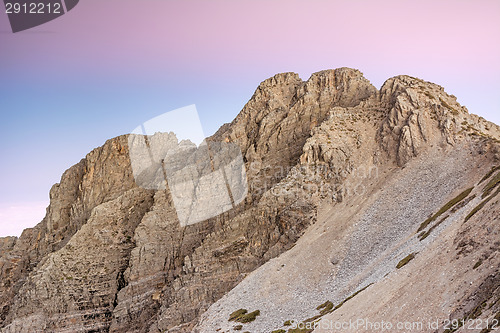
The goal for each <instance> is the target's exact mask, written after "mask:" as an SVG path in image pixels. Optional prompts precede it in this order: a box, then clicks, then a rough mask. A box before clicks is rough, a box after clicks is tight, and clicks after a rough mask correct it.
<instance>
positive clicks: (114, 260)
mask: <svg viewBox="0 0 500 333" xmlns="http://www.w3.org/2000/svg"><path fill="white" fill-rule="evenodd" d="M499 139H500V128H499V127H498V126H497V125H495V124H492V123H489V122H487V121H486V120H484V119H482V118H480V117H478V116H475V115H472V114H469V113H468V111H467V109H466V108H465V107H463V106H461V105H460V104H458V103H457V101H456V98H455V97H454V96H453V95H449V94H447V93H446V92H445V91H444V89H443V88H442V87H440V86H438V85H436V84H433V83H430V82H426V81H423V80H420V79H417V78H412V77H409V76H397V77H394V78H391V79H389V80H387V81H386V82H385V83H384V85H383V86H382V88H381V89H380V90H377V89H376V88H375V87H373V86H372V85H371V84H370V82H369V81H368V80H366V79H365V78H364V77H363V75H362V74H361V73H360V72H359V71H357V70H354V69H349V68H340V69H336V70H326V71H322V72H318V73H315V74H313V75H312V76H311V77H310V78H309V80H307V81H302V80H301V79H300V78H299V76H298V75H297V74H295V73H284V74H278V75H275V76H274V77H272V78H270V79H267V80H265V81H263V82H262V83H261V84H260V85H259V87H258V88H257V90H256V91H255V93H254V95H253V96H252V97H251V99H250V101H249V102H248V103H247V104H246V105H245V107H244V108H243V110H242V111H241V112H240V113H239V115H238V116H237V117H236V118H235V119H234V120H233V122H232V123H230V124H225V125H224V126H222V127H221V128H220V129H219V131H218V132H217V133H216V134H215V135H213V136H212V137H210V138H208V140H207V141H208V142H209V143H210V142H214V143H215V142H227V143H234V144H236V145H238V146H239V147H240V149H241V152H242V155H243V161H244V163H245V168H246V175H247V182H248V195H247V196H246V198H245V200H244V201H243V202H241V203H239V204H238V205H236V206H235V207H234V208H232V209H231V210H229V211H227V212H224V213H222V214H220V215H218V216H216V217H213V218H210V219H207V220H204V221H203V222H200V223H196V224H191V225H187V226H181V224H180V223H179V220H178V217H177V213H176V210H175V207H174V205H173V198H172V192H171V191H170V189H169V188H168V186H167V187H166V188H165V189H144V188H141V187H139V186H137V183H136V181H135V180H134V174H133V172H132V167H131V162H130V157H129V156H130V154H129V146H128V142H129V140H128V137H127V136H120V137H117V138H114V139H111V140H108V141H107V142H106V143H105V144H104V145H103V146H102V147H100V148H97V149H95V150H93V151H92V152H91V153H89V154H88V155H87V156H86V157H85V158H84V159H82V161H80V163H78V164H76V165H75V166H73V167H71V168H70V169H69V170H67V171H66V172H65V173H64V174H63V176H62V178H61V181H60V183H59V184H56V185H54V186H53V188H52V189H51V191H50V206H49V207H48V208H47V214H46V216H45V218H44V219H43V221H42V222H41V223H39V224H38V225H37V226H36V227H34V228H32V229H27V230H25V231H24V232H23V234H22V235H21V237H19V238H15V237H7V238H1V239H0V276H1V279H0V332H151V333H153V332H203V333H204V332H207V333H208V332H210V333H213V332H233V331H237V330H242V331H247V332H252V333H257V332H272V331H274V332H311V331H312V330H313V329H314V327H312V326H311V325H313V324H315V325H316V330H315V332H318V331H319V332H322V331H323V330H324V331H328V328H329V327H327V325H328V324H332V325H333V324H335V323H343V322H349V321H351V322H352V321H354V322H355V321H356V320H357V319H361V318H364V319H366V320H367V321H371V322H372V323H373V322H380V321H381V320H385V321H387V322H390V323H391V324H394V327H392V329H390V330H389V331H391V330H392V331H401V332H403V331H404V329H405V328H404V327H403V328H402V329H399V328H397V327H396V323H397V322H398V321H401V322H408V323H419V322H421V323H422V325H424V327H423V328H422V329H421V331H429V332H443V331H445V329H446V327H445V325H446V323H447V320H448V321H451V320H454V319H457V320H461V319H465V320H475V321H478V320H479V319H481V320H482V324H483V326H484V325H486V324H485V323H486V320H489V323H488V324H489V325H490V326H491V324H492V323H493V322H492V320H494V318H496V319H500V315H499V313H500V312H499V311H500V302H499V300H500V288H499V287H500V275H499V271H498V267H499V258H500V256H498V250H499V248H500V238H499V231H500V229H499V224H498V221H499V218H498V216H499V215H500V214H499V205H498V200H499V198H500V196H498V193H499V192H500V186H499V183H500V180H499V179H500V178H499V177H500V167H499V166H500V141H499ZM229 319H231V320H229ZM431 321H432V323H431ZM434 322H436V323H437V324H438V327H434V326H432V327H431V326H429V325H430V324H434ZM298 324H301V325H302V326H300V325H299V327H298V328H297V329H296V328H295V327H296V326H297V325H298ZM474 324H476V322H474ZM425 325H427V326H425ZM306 326H307V327H306ZM463 326H464V327H457V329H456V330H455V331H457V332H461V331H464V332H465V331H466V329H467V327H466V326H467V325H463ZM301 329H302V330H301ZM336 329H337V330H339V329H338V328H336ZM451 329H453V328H451ZM451 329H450V330H448V331H447V332H451V331H453V330H451ZM481 329H483V330H484V332H489V331H488V330H490V331H491V330H492V329H493V327H490V328H486V326H485V327H482V328H481ZM330 331H331V330H330ZM340 331H353V332H360V331H374V329H373V327H371V328H370V327H355V328H352V327H342V329H341V330H340ZM406 331H408V329H407V328H406Z"/></svg>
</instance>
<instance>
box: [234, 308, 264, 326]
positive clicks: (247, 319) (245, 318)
mask: <svg viewBox="0 0 500 333" xmlns="http://www.w3.org/2000/svg"><path fill="white" fill-rule="evenodd" d="M257 316H260V310H255V311H253V312H250V313H247V314H244V315H242V316H240V317H239V318H238V319H236V320H235V321H237V322H239V323H243V324H246V323H250V322H252V321H254V320H255V319H256V318H257Z"/></svg>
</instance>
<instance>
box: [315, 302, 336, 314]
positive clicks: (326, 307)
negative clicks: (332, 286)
mask: <svg viewBox="0 0 500 333" xmlns="http://www.w3.org/2000/svg"><path fill="white" fill-rule="evenodd" d="M332 309H333V303H332V302H330V301H326V302H325V303H323V304H321V305H320V306H318V307H317V308H316V310H320V312H319V313H320V314H321V315H322V316H324V315H325V314H327V313H330V312H331V311H332Z"/></svg>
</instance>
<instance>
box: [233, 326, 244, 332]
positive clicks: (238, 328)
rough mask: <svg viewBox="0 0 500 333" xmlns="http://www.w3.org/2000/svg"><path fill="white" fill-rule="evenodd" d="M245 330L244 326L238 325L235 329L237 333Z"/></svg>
mask: <svg viewBox="0 0 500 333" xmlns="http://www.w3.org/2000/svg"><path fill="white" fill-rule="evenodd" d="M242 329H243V325H236V326H234V327H233V330H235V331H241V330H242Z"/></svg>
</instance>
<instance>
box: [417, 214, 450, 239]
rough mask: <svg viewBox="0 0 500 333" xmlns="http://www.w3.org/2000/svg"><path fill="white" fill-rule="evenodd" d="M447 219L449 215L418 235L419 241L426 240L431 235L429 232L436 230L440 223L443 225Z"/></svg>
mask: <svg viewBox="0 0 500 333" xmlns="http://www.w3.org/2000/svg"><path fill="white" fill-rule="evenodd" d="M448 217H450V215H446V216H445V217H443V218H442V219H441V220H440V221H439V222H438V223H436V224H434V225H433V226H432V227H430V228H429V230H427V231H423V232H422V233H421V234H420V235H418V238H419V239H420V241H423V240H424V239H426V238H427V237H428V236H429V235H430V234H431V232H432V231H433V230H434V229H436V228H437V227H438V226H439V225H440V224H441V223H443V222H444V221H445V220H446V219H447V218H448Z"/></svg>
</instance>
